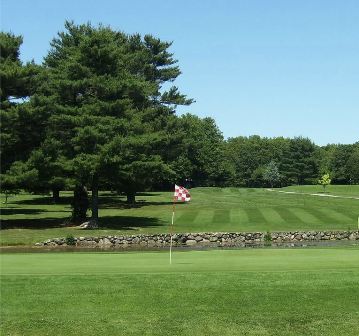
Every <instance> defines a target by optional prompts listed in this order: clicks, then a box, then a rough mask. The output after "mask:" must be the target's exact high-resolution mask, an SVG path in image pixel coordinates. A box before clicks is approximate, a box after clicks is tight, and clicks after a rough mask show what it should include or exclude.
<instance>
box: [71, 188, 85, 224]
mask: <svg viewBox="0 0 359 336" xmlns="http://www.w3.org/2000/svg"><path fill="white" fill-rule="evenodd" d="M88 207H89V200H88V194H87V189H86V187H85V186H83V185H78V186H76V187H75V190H74V199H73V203H72V208H73V210H72V220H73V221H74V222H81V223H82V222H84V221H85V220H86V213H87V209H88Z"/></svg>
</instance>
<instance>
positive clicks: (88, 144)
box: [0, 22, 359, 222]
mask: <svg viewBox="0 0 359 336" xmlns="http://www.w3.org/2000/svg"><path fill="white" fill-rule="evenodd" d="M22 42H23V41H22V37H21V36H16V35H14V34H11V33H7V32H1V33H0V48H1V55H0V61H1V64H0V75H1V110H0V113H1V183H2V186H1V187H2V191H3V192H6V193H10V192H16V191H17V190H20V189H25V190H28V191H30V192H34V193H47V192H52V193H53V197H54V201H56V200H57V199H58V197H59V192H60V190H73V192H74V198H73V202H72V206H73V220H74V221H82V220H84V219H85V218H86V211H87V208H88V207H91V210H92V220H93V221H94V222H97V218H98V191H99V190H113V191H117V192H120V193H124V194H126V196H127V201H128V203H134V202H135V196H136V192H138V191H143V190H159V189H169V188H170V186H171V185H173V183H174V182H177V183H182V184H185V185H187V186H245V187H263V186H271V187H276V186H285V185H289V184H312V183H316V182H317V180H318V178H319V177H320V176H321V175H322V174H324V173H329V174H330V176H331V179H332V181H333V183H338V184H350V183H352V184H354V183H359V168H358V167H359V142H357V143H355V144H352V145H340V144H338V145H327V146H324V147H320V146H317V145H315V144H314V143H313V142H312V141H310V140H309V139H307V138H302V137H297V138H293V139H289V138H282V137H278V138H263V137H259V136H250V137H236V138H230V139H227V140H225V139H224V138H223V135H222V133H221V131H220V130H219V128H218V126H217V125H216V122H215V121H214V120H213V119H212V118H199V117H197V116H195V115H191V114H185V115H182V116H178V115H176V108H177V106H178V105H190V104H191V103H192V102H193V99H190V98H188V97H187V96H186V95H184V94H182V93H181V92H180V91H179V89H178V88H177V87H176V86H174V85H173V81H174V80H175V79H176V78H177V77H178V76H179V75H180V74H181V71H180V69H179V67H178V65H177V64H176V63H177V60H176V59H175V58H174V55H173V54H172V53H171V52H170V51H169V48H170V46H171V43H170V42H165V41H161V40H160V39H158V38H156V37H154V36H151V35H145V36H141V35H139V34H133V35H129V34H125V33H123V32H121V31H115V30H113V29H111V28H110V27H107V26H102V25H99V26H96V27H94V26H92V25H91V24H82V25H76V24H74V23H73V22H66V23H65V27H64V30H63V31H62V32H60V33H58V35H57V36H56V37H55V38H54V39H53V40H52V41H51V43H50V49H49V52H48V54H47V55H46V56H45V58H44V61H43V63H42V64H41V65H40V64H35V63H34V62H28V63H26V64H24V63H22V62H21V60H20V57H19V53H20V46H21V44H22ZM88 189H89V190H91V194H92V197H91V205H90V204H89V200H88V196H87V190H88Z"/></svg>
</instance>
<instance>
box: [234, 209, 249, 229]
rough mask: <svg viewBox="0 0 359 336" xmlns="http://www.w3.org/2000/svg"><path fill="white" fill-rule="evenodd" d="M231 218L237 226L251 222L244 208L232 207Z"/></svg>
mask: <svg viewBox="0 0 359 336" xmlns="http://www.w3.org/2000/svg"><path fill="white" fill-rule="evenodd" d="M230 218H231V223H233V224H234V225H235V227H237V226H240V225H241V224H248V223H249V219H248V216H247V213H246V212H245V211H244V209H232V210H231V213H230Z"/></svg>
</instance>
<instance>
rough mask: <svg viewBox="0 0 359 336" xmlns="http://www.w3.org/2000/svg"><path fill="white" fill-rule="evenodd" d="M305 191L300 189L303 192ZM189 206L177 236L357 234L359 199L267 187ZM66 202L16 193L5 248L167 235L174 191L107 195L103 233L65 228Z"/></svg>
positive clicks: (5, 211)
mask: <svg viewBox="0 0 359 336" xmlns="http://www.w3.org/2000/svg"><path fill="white" fill-rule="evenodd" d="M300 188H301V189H300ZM300 188H295V187H291V188H283V189H281V190H283V191H293V190H296V191H298V192H301V191H302V190H305V192H306V193H307V191H309V192H310V193H312V192H320V191H322V187H320V186H308V187H300ZM327 191H328V192H330V194H332V195H336V194H338V195H339V196H345V197H346V196H352V197H356V196H358V197H359V186H329V187H328V189H327ZM191 195H192V200H191V202H189V203H185V204H183V203H181V204H177V205H176V215H175V226H174V230H175V231H176V232H204V231H215V232H216V231H219V232H220V231H222V232H223V231H272V232H273V231H295V230H347V229H351V230H354V229H356V228H357V218H358V215H359V200H358V199H346V198H329V197H318V196H311V195H307V194H285V193H278V192H275V191H268V190H266V189H244V188H194V189H192V190H191ZM61 197H62V200H61V204H53V203H52V199H51V197H49V196H40V195H25V194H21V195H17V196H12V197H10V198H9V201H8V204H7V206H5V205H4V204H2V215H1V217H2V228H3V229H4V230H2V231H1V244H2V245H17V244H23V245H29V244H33V243H35V242H39V241H43V240H45V239H49V238H55V237H65V236H67V235H73V236H98V235H118V234H138V233H159V232H168V230H169V228H168V225H169V224H170V222H171V214H172V202H171V200H172V193H171V192H153V193H142V194H139V195H138V196H137V201H138V203H137V205H136V206H135V207H132V208H129V207H127V205H126V204H125V200H124V197H122V196H117V195H114V194H111V193H109V192H102V193H101V197H100V211H99V214H100V229H98V230H93V231H83V230H79V229H78V228H75V227H63V226H61V223H63V222H65V221H66V219H67V218H69V216H70V215H71V208H70V205H69V204H70V202H71V193H69V192H67V193H65V192H63V193H61Z"/></svg>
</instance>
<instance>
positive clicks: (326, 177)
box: [318, 174, 332, 190]
mask: <svg viewBox="0 0 359 336" xmlns="http://www.w3.org/2000/svg"><path fill="white" fill-rule="evenodd" d="M331 182H332V180H331V178H330V175H329V174H324V175H323V176H322V177H321V178H320V179H319V180H318V184H320V185H322V186H323V188H324V190H325V188H326V186H327V185H329V184H330V183H331Z"/></svg>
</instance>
